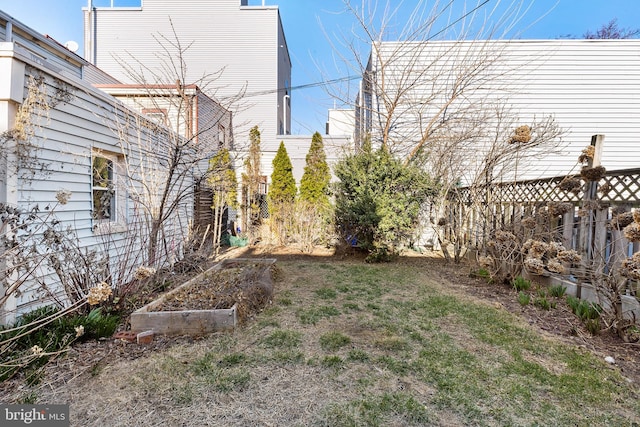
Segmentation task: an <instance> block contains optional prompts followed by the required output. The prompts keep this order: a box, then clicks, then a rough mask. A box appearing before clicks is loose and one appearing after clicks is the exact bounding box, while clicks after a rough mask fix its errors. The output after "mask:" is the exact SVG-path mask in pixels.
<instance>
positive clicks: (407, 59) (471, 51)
mask: <svg viewBox="0 0 640 427" xmlns="http://www.w3.org/2000/svg"><path fill="white" fill-rule="evenodd" d="M417 46H418V45H416V44H406V45H402V44H400V43H392V42H389V43H384V44H383V47H382V51H383V54H382V57H383V58H386V59H388V58H390V57H392V56H394V55H396V53H395V52H397V51H400V52H403V55H398V56H397V58H398V59H397V60H396V61H395V62H392V63H390V64H387V69H386V70H385V73H386V74H385V75H386V76H387V77H386V87H387V90H388V91H389V93H392V91H393V87H394V84H396V79H398V77H399V76H401V75H403V73H404V74H405V75H406V70H407V69H408V68H414V69H416V71H415V72H416V73H417V72H424V70H429V69H430V70H431V71H427V72H426V73H424V76H422V77H421V79H422V80H421V85H420V87H421V90H422V91H423V96H425V97H427V96H430V95H433V94H434V93H436V94H437V91H438V90H441V89H442V88H445V87H446V85H447V84H450V83H451V82H450V81H448V80H447V78H450V77H451V76H455V75H456V73H457V70H458V69H460V68H461V67H464V66H472V65H474V61H477V62H476V64H477V63H479V62H482V61H485V62H488V63H490V65H489V66H488V67H487V69H486V70H485V72H484V74H483V75H482V76H481V77H482V79H483V80H482V81H480V83H478V82H475V83H473V84H476V83H478V88H477V90H475V91H473V92H469V93H467V95H466V96H465V101H464V102H467V103H470V104H473V103H477V104H478V105H480V104H481V103H488V102H490V101H496V100H501V101H500V102H501V103H502V105H504V106H505V107H507V110H508V111H509V112H510V114H512V115H513V117H515V118H516V120H515V121H514V124H516V125H520V124H530V123H531V122H532V121H533V120H534V118H537V119H540V118H542V117H544V116H549V115H551V116H553V117H554V118H555V120H556V122H557V124H558V125H559V126H560V127H561V128H562V130H563V131H564V135H563V144H562V148H561V150H560V152H559V153H557V154H550V155H546V156H540V157H538V158H536V159H535V160H534V161H532V162H530V163H529V164H528V166H529V167H528V170H527V171H526V173H523V172H522V171H521V173H520V174H519V177H520V178H537V177H545V176H556V175H561V174H565V173H568V172H570V171H572V170H573V171H574V172H575V171H576V170H575V166H576V162H577V158H578V156H579V154H580V152H581V151H582V149H583V148H585V147H586V146H587V145H588V144H589V141H590V140H591V136H592V135H594V134H604V135H605V142H604V152H603V158H602V161H603V165H604V166H605V167H606V168H607V169H608V170H614V169H625V168H632V167H637V165H638V164H640V150H638V147H639V146H640V145H639V144H640V40H514V41H496V40H494V41H490V42H483V41H470V42H438V41H434V42H427V43H426V44H422V45H421V46H420V47H417ZM391 52H394V53H391ZM416 53H417V56H418V57H419V58H418V59H416V55H415V54H416ZM483 55H484V57H483ZM413 61H415V62H413ZM372 62H373V68H374V69H376V65H377V64H376V61H375V60H374V61H372ZM447 67H449V69H450V70H451V71H450V72H449V73H445V72H443V71H444V70H446V69H447ZM434 74H435V77H434ZM399 84H400V85H401V83H399ZM413 93H414V94H415V93H416V91H414V92H413ZM444 96H445V95H444V94H443V95H442V96H440V95H437V96H436V99H435V101H434V105H438V104H437V103H438V102H442V100H443V99H444ZM414 101H415V100H414ZM373 102H374V104H372V106H373V111H376V109H378V108H380V109H381V110H382V111H384V107H383V105H382V104H379V105H377V104H375V100H374V101H373ZM405 102H408V101H407V100H406V99H405ZM452 109H453V108H452ZM410 110H411V109H410V108H408V109H407V111H410ZM415 123H416V121H415V120H414V121H413V123H411V120H409V121H408V123H407V122H405V123H401V124H400V123H399V124H398V128H399V129H404V132H406V133H411V132H412V131H411V130H410V129H411V126H415ZM374 126H375V122H374ZM399 129H398V132H401V131H400V130H399ZM534 131H535V129H534Z"/></svg>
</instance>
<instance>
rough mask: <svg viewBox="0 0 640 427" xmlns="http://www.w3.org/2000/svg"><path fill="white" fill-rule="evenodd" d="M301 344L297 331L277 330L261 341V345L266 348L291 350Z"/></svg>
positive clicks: (300, 335) (300, 336) (299, 334)
mask: <svg viewBox="0 0 640 427" xmlns="http://www.w3.org/2000/svg"><path fill="white" fill-rule="evenodd" d="M301 342H302V334H301V333H300V332H298V331H290V330H282V329H280V330H277V331H274V332H272V333H271V335H268V336H266V337H265V338H263V339H262V344H263V345H264V346H265V347H268V348H284V349H292V348H295V347H298V346H299V345H300V343H301Z"/></svg>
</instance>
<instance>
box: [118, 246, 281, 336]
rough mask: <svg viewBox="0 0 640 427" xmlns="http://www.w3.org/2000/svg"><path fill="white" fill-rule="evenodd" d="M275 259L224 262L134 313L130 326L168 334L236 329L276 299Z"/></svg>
mask: <svg viewBox="0 0 640 427" xmlns="http://www.w3.org/2000/svg"><path fill="white" fill-rule="evenodd" d="M275 261H276V260H275V259H247V258H236V259H227V260H224V261H222V262H220V263H218V264H216V265H215V266H213V267H212V268H210V269H209V270H207V271H205V272H203V273H201V274H199V275H198V276H196V277H194V278H193V279H191V280H189V281H188V282H186V283H184V284H182V285H180V286H179V287H177V288H175V289H173V290H172V291H170V292H168V293H167V294H165V295H163V296H162V297H160V298H158V299H157V300H155V301H153V302H151V303H149V304H147V305H146V306H144V307H142V308H140V309H138V310H136V311H134V312H133V313H131V330H132V331H137V332H139V331H148V330H152V331H154V332H155V333H156V334H165V335H204V334H207V333H210V332H214V331H221V330H232V329H233V328H235V327H236V326H237V324H238V323H239V322H242V321H244V320H246V319H247V318H249V317H250V316H252V315H253V314H254V313H256V312H258V311H260V310H261V309H262V308H263V307H264V306H265V305H266V304H267V303H269V301H270V300H271V296H272V293H273V280H272V277H271V270H272V268H273V266H274V264H275Z"/></svg>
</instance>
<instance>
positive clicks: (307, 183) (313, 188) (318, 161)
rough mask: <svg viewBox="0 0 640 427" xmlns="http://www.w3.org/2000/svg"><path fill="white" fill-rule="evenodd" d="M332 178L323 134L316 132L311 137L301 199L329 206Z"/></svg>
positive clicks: (301, 181) (301, 183)
mask: <svg viewBox="0 0 640 427" xmlns="http://www.w3.org/2000/svg"><path fill="white" fill-rule="evenodd" d="M330 180H331V171H330V170H329V165H328V164H327V156H326V154H325V152H324V145H323V143H322V136H321V135H320V133H318V132H316V133H314V134H313V136H312V137H311V146H310V147H309V152H308V153H307V157H306V164H305V167H304V173H303V174H302V179H301V180H300V199H301V200H303V201H305V202H308V203H311V204H313V205H317V206H328V205H329V181H330Z"/></svg>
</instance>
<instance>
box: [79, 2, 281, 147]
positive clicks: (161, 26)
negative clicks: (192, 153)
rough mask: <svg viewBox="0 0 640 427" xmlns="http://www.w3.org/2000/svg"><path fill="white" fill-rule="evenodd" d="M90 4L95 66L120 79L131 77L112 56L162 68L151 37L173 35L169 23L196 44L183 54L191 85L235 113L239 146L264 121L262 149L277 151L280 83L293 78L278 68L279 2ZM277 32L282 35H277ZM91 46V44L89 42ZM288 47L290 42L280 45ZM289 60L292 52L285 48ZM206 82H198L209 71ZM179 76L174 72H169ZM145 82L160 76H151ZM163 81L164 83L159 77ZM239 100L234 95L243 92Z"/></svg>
mask: <svg viewBox="0 0 640 427" xmlns="http://www.w3.org/2000/svg"><path fill="white" fill-rule="evenodd" d="M93 13H94V14H95V15H94V16H93V17H91V16H90V14H89V13H88V12H87V11H85V21H86V25H85V28H86V29H87V28H91V27H92V26H91V25H89V22H90V20H91V19H95V25H94V26H93V27H94V28H95V51H94V52H87V53H86V54H85V57H86V58H93V57H95V65H96V66H98V67H99V68H101V69H103V70H104V71H106V72H107V73H109V74H110V75H112V76H114V77H116V78H117V79H119V80H121V81H123V82H132V81H131V80H132V78H131V76H129V75H128V74H127V73H126V72H124V71H123V69H122V67H121V65H120V64H118V62H117V61H116V60H114V58H113V56H114V55H116V56H119V57H121V58H123V59H127V61H128V62H129V63H130V64H133V62H132V60H131V58H130V57H128V55H126V54H125V53H124V52H125V51H127V52H128V53H130V54H131V55H132V56H133V57H134V58H135V61H139V62H140V63H143V64H145V66H147V67H148V68H150V69H152V70H154V69H159V67H160V65H164V63H162V64H160V63H159V61H160V60H159V59H158V57H157V55H156V54H157V53H158V52H159V51H160V50H161V48H160V46H159V45H158V42H157V41H156V40H154V36H156V37H157V36H158V35H159V34H162V35H163V36H166V37H168V38H169V40H172V39H173V35H172V34H173V33H172V30H171V26H170V21H169V17H171V23H172V24H173V27H174V29H175V32H176V33H177V34H179V38H180V42H181V43H182V44H183V45H188V44H191V45H190V47H189V49H188V51H187V52H186V53H185V56H184V59H185V61H186V64H187V67H188V72H187V75H186V76H184V81H185V83H187V84H198V85H199V86H201V87H202V88H203V90H204V91H205V93H207V94H208V95H209V96H211V97H213V98H215V99H218V100H220V102H221V103H222V104H223V105H224V106H225V107H226V108H228V109H229V110H231V111H233V112H234V125H235V137H236V141H237V142H238V144H239V145H240V146H243V145H245V144H247V143H248V135H249V129H250V128H251V127H253V126H255V125H258V126H259V127H260V130H261V132H262V135H263V149H264V150H270V149H273V150H274V151H275V150H277V145H276V146H275V148H273V145H274V144H276V142H275V141H274V139H273V136H275V135H276V134H277V131H278V124H279V123H278V119H279V118H280V117H282V111H281V101H280V100H281V98H282V97H281V94H280V93H279V92H278V86H279V84H280V83H281V82H282V81H283V80H289V81H290V80H291V77H290V74H291V72H290V68H289V69H281V70H278V67H279V65H280V64H282V63H286V60H284V59H283V60H282V61H280V62H279V58H280V55H279V54H278V50H279V49H281V48H280V45H281V41H282V40H281V39H282V37H283V36H282V35H280V31H281V26H280V25H281V24H280V17H279V12H278V8H277V6H265V7H262V6H240V1H239V0H217V1H210V0H190V1H188V2H187V1H181V2H167V1H162V0H145V1H144V4H143V8H142V9H130V10H127V9H109V8H101V9H97V10H95V11H94V12H93ZM279 35H280V37H279ZM85 45H86V46H89V49H90V46H91V44H90V43H85ZM283 46H284V47H283V48H284V49H286V43H284V44H283ZM286 59H288V52H287V54H286ZM215 73H219V74H218V75H215V76H211V78H209V79H208V80H209V85H204V84H202V83H199V82H198V80H199V79H201V78H202V76H204V75H212V74H215ZM170 77H171V78H176V76H175V75H173V76H170ZM147 81H148V82H150V83H156V82H155V81H154V79H153V77H151V76H147ZM161 83H167V82H166V81H165V82H161ZM242 91H245V92H246V93H245V95H244V96H243V97H242V98H241V99H240V100H239V102H231V101H232V99H233V98H234V97H236V96H237V95H238V94H239V93H240V92H242Z"/></svg>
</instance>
